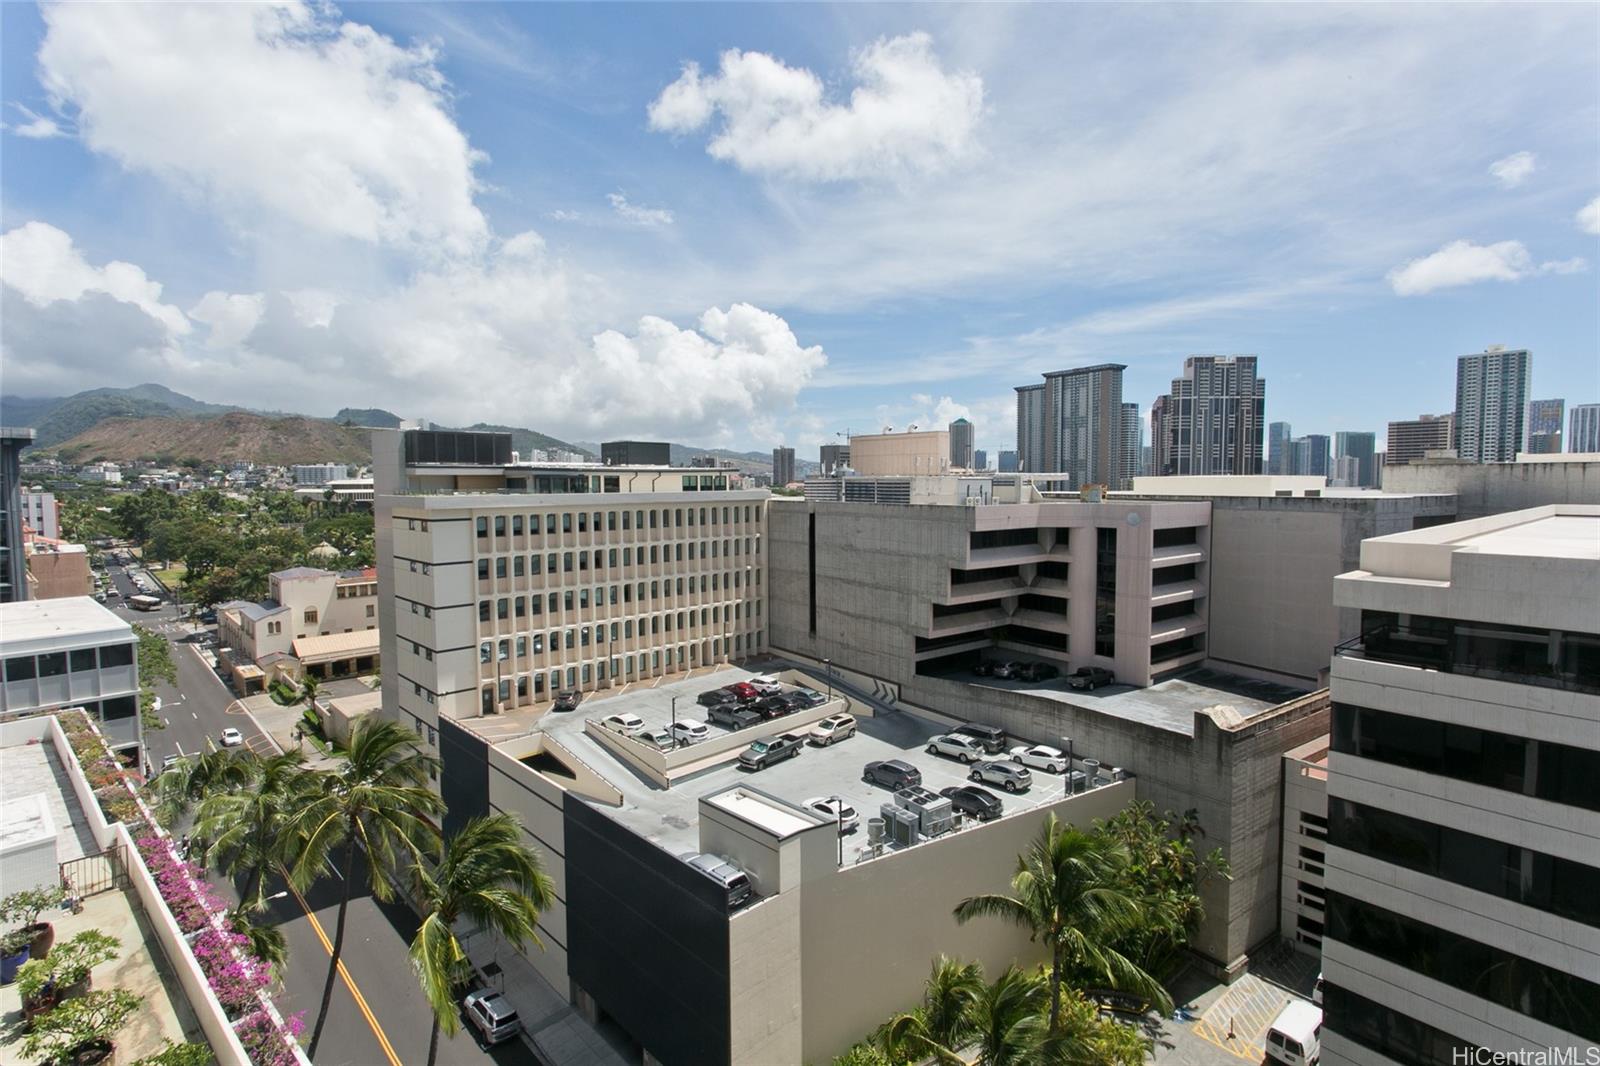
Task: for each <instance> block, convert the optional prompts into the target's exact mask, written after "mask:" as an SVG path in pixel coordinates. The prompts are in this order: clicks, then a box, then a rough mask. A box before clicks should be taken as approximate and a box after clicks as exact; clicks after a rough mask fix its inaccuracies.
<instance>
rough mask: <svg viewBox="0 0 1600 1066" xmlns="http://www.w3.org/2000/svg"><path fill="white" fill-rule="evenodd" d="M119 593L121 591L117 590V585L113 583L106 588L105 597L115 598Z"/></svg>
mask: <svg viewBox="0 0 1600 1066" xmlns="http://www.w3.org/2000/svg"><path fill="white" fill-rule="evenodd" d="M121 595H122V593H120V592H118V591H117V586H115V585H112V586H111V587H110V588H108V589H106V598H107V599H115V598H116V597H118V596H121Z"/></svg>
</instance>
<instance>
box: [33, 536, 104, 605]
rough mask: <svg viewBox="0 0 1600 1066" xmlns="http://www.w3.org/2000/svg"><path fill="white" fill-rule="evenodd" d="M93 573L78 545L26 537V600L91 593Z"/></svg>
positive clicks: (80, 545) (92, 593)
mask: <svg viewBox="0 0 1600 1066" xmlns="http://www.w3.org/2000/svg"><path fill="white" fill-rule="evenodd" d="M93 595H94V573H93V572H92V571H91V569H90V567H89V551H88V549H87V548H85V547H84V546H83V545H82V544H68V543H67V542H65V541H60V540H54V541H53V540H46V539H44V538H41V537H32V538H29V540H28V599H30V600H54V599H60V598H61V597H63V596H93Z"/></svg>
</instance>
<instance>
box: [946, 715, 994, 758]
mask: <svg viewBox="0 0 1600 1066" xmlns="http://www.w3.org/2000/svg"><path fill="white" fill-rule="evenodd" d="M951 732H952V733H958V734H960V735H961V736H964V737H971V738H972V739H973V740H976V741H977V742H978V743H979V744H982V745H983V750H984V751H986V752H988V753H989V754H990V755H999V754H1000V753H1001V752H1002V751H1005V750H1006V731H1005V730H1004V729H1001V728H1000V727H999V726H997V725H979V724H978V723H976V722H968V723H967V724H966V725H958V726H956V727H955V728H954V729H952V730H951Z"/></svg>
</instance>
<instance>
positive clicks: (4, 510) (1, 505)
mask: <svg viewBox="0 0 1600 1066" xmlns="http://www.w3.org/2000/svg"><path fill="white" fill-rule="evenodd" d="M31 444H33V430H31V429H8V428H5V427H0V603H10V602H12V601H13V600H25V599H27V598H28V558H27V549H26V548H25V547H24V546H23V543H22V529H23V525H24V522H23V516H22V450H23V449H24V448H26V447H28V446H30V445H31Z"/></svg>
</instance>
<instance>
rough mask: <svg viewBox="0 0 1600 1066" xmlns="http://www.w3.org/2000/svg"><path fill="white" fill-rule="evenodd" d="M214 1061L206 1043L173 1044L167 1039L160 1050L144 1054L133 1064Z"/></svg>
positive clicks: (191, 1065) (203, 1065) (180, 1065)
mask: <svg viewBox="0 0 1600 1066" xmlns="http://www.w3.org/2000/svg"><path fill="white" fill-rule="evenodd" d="M216 1061H217V1057H216V1056H215V1055H213V1054H212V1053H211V1048H210V1047H209V1046H208V1045H206V1044H174V1043H173V1042H172V1041H171V1040H168V1041H166V1042H165V1043H163V1044H162V1046H161V1050H160V1051H157V1052H155V1053H153V1054H150V1055H146V1056H145V1057H144V1058H142V1059H140V1060H138V1061H137V1062H135V1063H134V1064H133V1066H211V1064H212V1063H214V1062H216Z"/></svg>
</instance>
